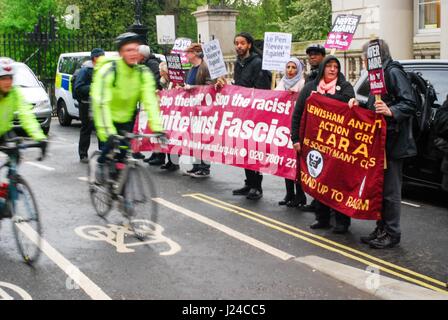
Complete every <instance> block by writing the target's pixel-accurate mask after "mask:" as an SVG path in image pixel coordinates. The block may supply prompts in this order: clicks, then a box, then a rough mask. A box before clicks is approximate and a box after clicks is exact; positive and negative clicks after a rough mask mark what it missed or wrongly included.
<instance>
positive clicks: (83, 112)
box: [78, 102, 101, 158]
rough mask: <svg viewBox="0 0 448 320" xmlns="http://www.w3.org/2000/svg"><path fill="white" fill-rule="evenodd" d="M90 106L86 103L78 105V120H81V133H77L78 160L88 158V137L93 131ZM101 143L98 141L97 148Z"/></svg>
mask: <svg viewBox="0 0 448 320" xmlns="http://www.w3.org/2000/svg"><path fill="white" fill-rule="evenodd" d="M89 109H90V105H89V104H88V103H82V102H81V103H79V120H81V131H80V132H79V146H78V154H79V157H80V158H83V157H88V155H89V154H88V153H89V147H90V136H91V135H92V131H93V129H94V127H95V126H94V123H93V119H91V118H90V115H89ZM100 145H101V143H100V142H99V140H98V148H99V149H101V148H100Z"/></svg>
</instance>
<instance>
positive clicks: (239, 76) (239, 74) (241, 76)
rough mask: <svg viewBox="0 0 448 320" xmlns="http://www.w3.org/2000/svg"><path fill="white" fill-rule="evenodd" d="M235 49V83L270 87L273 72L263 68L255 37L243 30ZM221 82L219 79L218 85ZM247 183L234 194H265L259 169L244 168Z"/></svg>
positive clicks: (251, 195)
mask: <svg viewBox="0 0 448 320" xmlns="http://www.w3.org/2000/svg"><path fill="white" fill-rule="evenodd" d="M234 44H235V51H236V53H237V60H236V62H235V70H234V76H233V84H235V85H237V86H242V87H246V88H257V89H270V88H271V73H270V72H269V71H265V70H262V69H261V67H262V62H263V60H262V53H261V52H260V51H259V50H258V49H257V48H255V46H254V39H253V37H252V36H251V35H250V34H249V33H247V32H242V33H239V34H237V35H236V37H235V40H234ZM220 83H221V82H219V81H218V85H219V84H220ZM244 171H245V174H246V180H245V185H244V187H243V188H241V189H237V190H233V195H245V196H246V197H247V199H251V200H257V199H260V198H261V197H262V196H263V189H262V188H261V182H262V180H263V176H262V174H261V173H260V172H258V171H253V170H248V169H244Z"/></svg>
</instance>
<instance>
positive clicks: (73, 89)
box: [70, 68, 81, 100]
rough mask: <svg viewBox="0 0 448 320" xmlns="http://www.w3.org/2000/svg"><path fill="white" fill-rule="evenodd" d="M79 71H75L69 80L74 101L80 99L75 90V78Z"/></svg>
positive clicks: (79, 69)
mask: <svg viewBox="0 0 448 320" xmlns="http://www.w3.org/2000/svg"><path fill="white" fill-rule="evenodd" d="M80 71H81V68H78V69H76V70H75V72H73V75H72V78H71V79H70V84H71V86H72V97H73V99H75V100H78V99H80V97H78V94H77V93H76V90H75V83H76V78H77V77H78V74H79V72H80Z"/></svg>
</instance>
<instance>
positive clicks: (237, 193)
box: [232, 180, 251, 196]
mask: <svg viewBox="0 0 448 320" xmlns="http://www.w3.org/2000/svg"><path fill="white" fill-rule="evenodd" d="M250 189H251V187H250V186H249V185H248V184H247V180H244V187H242V188H240V189H236V190H233V191H232V194H233V195H234V196H247V195H248V194H249V191H250Z"/></svg>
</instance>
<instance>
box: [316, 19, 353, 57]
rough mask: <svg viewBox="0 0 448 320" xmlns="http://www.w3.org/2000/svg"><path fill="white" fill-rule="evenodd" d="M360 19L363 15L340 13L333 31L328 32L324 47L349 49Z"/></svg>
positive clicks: (332, 28)
mask: <svg viewBox="0 0 448 320" xmlns="http://www.w3.org/2000/svg"><path fill="white" fill-rule="evenodd" d="M360 20H361V16H358V15H351V14H341V15H338V16H337V17H336V20H335V21H334V23H333V26H332V27H331V31H330V32H329V33H328V36H327V41H326V42H325V45H324V47H325V48H327V49H337V50H342V51H346V50H348V48H349V47H350V44H351V43H352V40H353V36H354V35H355V32H356V29H357V27H358V24H359V21H360Z"/></svg>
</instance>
